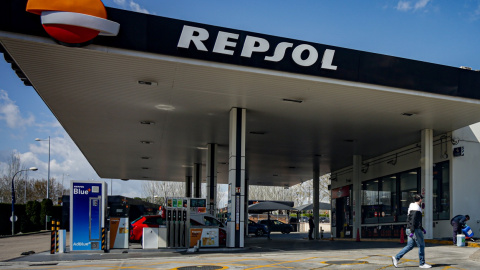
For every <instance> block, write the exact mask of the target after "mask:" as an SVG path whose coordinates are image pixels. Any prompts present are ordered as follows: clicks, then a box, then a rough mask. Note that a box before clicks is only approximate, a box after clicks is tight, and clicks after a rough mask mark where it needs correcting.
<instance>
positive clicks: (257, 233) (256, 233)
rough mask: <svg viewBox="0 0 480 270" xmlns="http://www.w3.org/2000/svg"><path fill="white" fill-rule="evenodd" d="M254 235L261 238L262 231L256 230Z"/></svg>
mask: <svg viewBox="0 0 480 270" xmlns="http://www.w3.org/2000/svg"><path fill="white" fill-rule="evenodd" d="M255 235H256V236H258V237H260V236H263V230H262V229H258V230H257V231H256V232H255Z"/></svg>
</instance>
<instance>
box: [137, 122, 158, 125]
mask: <svg viewBox="0 0 480 270" xmlns="http://www.w3.org/2000/svg"><path fill="white" fill-rule="evenodd" d="M140 124H142V125H155V122H153V121H140Z"/></svg>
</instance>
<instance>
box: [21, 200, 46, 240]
mask: <svg viewBox="0 0 480 270" xmlns="http://www.w3.org/2000/svg"><path fill="white" fill-rule="evenodd" d="M40 212H41V205H40V203H39V202H37V201H29V202H27V206H26V209H25V215H26V216H27V224H28V225H27V226H28V230H29V231H30V232H32V231H36V230H39V229H40V228H41V227H42V226H41V222H40V220H41V218H40Z"/></svg>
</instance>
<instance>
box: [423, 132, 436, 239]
mask: <svg viewBox="0 0 480 270" xmlns="http://www.w3.org/2000/svg"><path fill="white" fill-rule="evenodd" d="M421 144H422V150H421V179H422V184H421V187H422V190H421V194H422V195H423V202H424V203H425V209H424V219H423V228H425V230H426V231H427V234H426V235H425V239H432V238H433V131H432V130H431V129H424V130H422V139H421Z"/></svg>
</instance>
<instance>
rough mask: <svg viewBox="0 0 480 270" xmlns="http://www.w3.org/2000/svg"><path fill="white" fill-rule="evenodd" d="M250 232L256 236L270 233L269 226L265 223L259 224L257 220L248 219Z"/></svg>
mask: <svg viewBox="0 0 480 270" xmlns="http://www.w3.org/2000/svg"><path fill="white" fill-rule="evenodd" d="M248 234H255V235H256V236H263V235H266V234H268V227H267V225H264V224H258V223H256V222H255V221H253V220H251V219H249V220H248Z"/></svg>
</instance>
